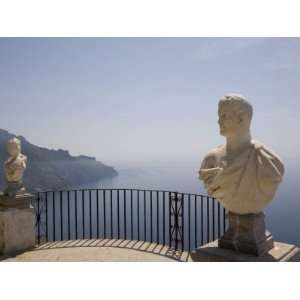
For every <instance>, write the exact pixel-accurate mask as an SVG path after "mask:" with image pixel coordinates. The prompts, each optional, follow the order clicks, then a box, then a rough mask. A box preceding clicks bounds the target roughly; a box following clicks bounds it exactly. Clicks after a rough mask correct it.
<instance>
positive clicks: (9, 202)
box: [0, 193, 33, 210]
mask: <svg viewBox="0 0 300 300" xmlns="http://www.w3.org/2000/svg"><path fill="white" fill-rule="evenodd" d="M32 199H33V196H32V195H31V194H29V193H26V194H20V195H15V196H14V197H10V196H7V195H5V194H4V195H3V194H2V195H0V209H2V210H3V209H7V208H19V209H21V208H30V207H31V201H32Z"/></svg>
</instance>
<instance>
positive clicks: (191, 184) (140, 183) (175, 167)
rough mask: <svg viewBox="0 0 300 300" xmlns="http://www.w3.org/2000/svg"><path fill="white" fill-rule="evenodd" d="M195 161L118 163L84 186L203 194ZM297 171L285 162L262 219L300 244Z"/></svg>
mask: <svg viewBox="0 0 300 300" xmlns="http://www.w3.org/2000/svg"><path fill="white" fill-rule="evenodd" d="M197 170H198V164H197V163H169V164H168V163H164V164H159V163H156V164H149V165H146V164H144V165H140V166H135V167H130V166H128V167H120V168H119V169H118V172H119V176H117V177H115V178H113V179H109V180H102V181H99V182H97V183H93V184H90V185H85V186H84V187H113V188H140V189H158V190H171V191H178V192H186V193H196V194H206V192H205V190H204V188H203V185H202V184H201V183H200V182H199V181H198V179H197ZM298 176H299V174H298V171H297V170H296V168H293V167H292V165H291V167H290V166H289V165H286V173H285V176H284V180H283V182H282V183H281V185H280V187H279V189H278V191H277V193H276V196H275V198H274V200H273V201H272V202H271V204H270V205H269V206H268V207H267V209H266V211H265V213H266V223H267V228H268V230H270V231H271V232H272V234H273V236H274V238H275V240H276V241H281V242H287V243H293V244H297V245H300V233H299V231H300V230H299V229H300V218H299V212H300V201H299V194H300V184H299V182H298Z"/></svg>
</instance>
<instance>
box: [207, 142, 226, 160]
mask: <svg viewBox="0 0 300 300" xmlns="http://www.w3.org/2000/svg"><path fill="white" fill-rule="evenodd" d="M224 151H225V145H220V146H218V147H216V148H213V149H211V150H210V151H209V152H208V153H207V154H206V155H205V158H209V157H219V156H220V155H222V154H223V153H224Z"/></svg>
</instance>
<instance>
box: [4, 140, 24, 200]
mask: <svg viewBox="0 0 300 300" xmlns="http://www.w3.org/2000/svg"><path fill="white" fill-rule="evenodd" d="M7 152H8V155H9V158H8V159H7V160H6V161H5V163H4V171H5V176H6V181H7V188H6V190H5V191H4V194H5V195H8V196H15V195H18V194H24V193H25V187H24V185H23V173H24V171H25V169H26V162H27V157H26V156H25V155H23V154H22V153H21V142H20V140H19V139H17V138H13V139H11V140H9V141H8V144H7Z"/></svg>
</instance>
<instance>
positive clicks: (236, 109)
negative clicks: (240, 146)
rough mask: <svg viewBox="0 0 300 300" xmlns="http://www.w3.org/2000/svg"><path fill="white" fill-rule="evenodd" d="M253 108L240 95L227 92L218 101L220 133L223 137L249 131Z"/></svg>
mask: <svg viewBox="0 0 300 300" xmlns="http://www.w3.org/2000/svg"><path fill="white" fill-rule="evenodd" d="M252 113H253V109H252V106H251V104H250V103H249V102H248V101H247V100H246V98H245V97H244V96H242V95H238V94H227V95H225V96H223V97H222V98H221V99H220V101H219V110H218V114H219V120H218V123H219V126H220V134H221V135H224V136H225V137H230V136H234V135H237V134H242V133H243V132H245V133H246V132H249V130H250V123H251V119H252Z"/></svg>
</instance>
